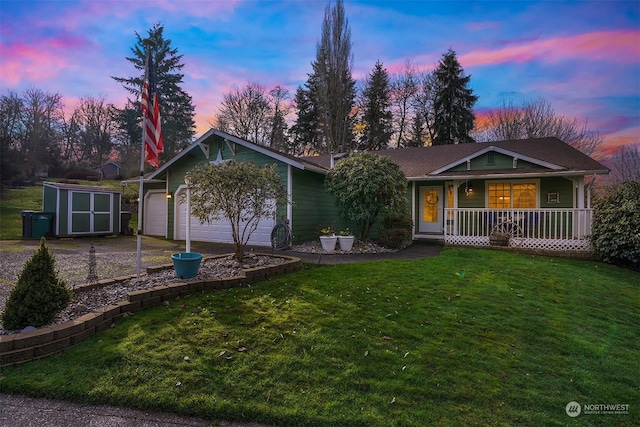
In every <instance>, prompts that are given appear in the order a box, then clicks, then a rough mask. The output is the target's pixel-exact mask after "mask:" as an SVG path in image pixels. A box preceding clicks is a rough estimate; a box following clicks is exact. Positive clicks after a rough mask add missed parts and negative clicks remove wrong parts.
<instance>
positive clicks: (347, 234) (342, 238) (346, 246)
mask: <svg viewBox="0 0 640 427" xmlns="http://www.w3.org/2000/svg"><path fill="white" fill-rule="evenodd" d="M354 240H355V237H354V236H353V234H351V230H349V229H348V228H345V229H344V230H340V232H339V233H338V244H339V245H340V250H341V251H345V252H349V251H350V250H351V248H353V241H354Z"/></svg>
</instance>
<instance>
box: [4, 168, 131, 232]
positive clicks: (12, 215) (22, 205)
mask: <svg viewBox="0 0 640 427" xmlns="http://www.w3.org/2000/svg"><path fill="white" fill-rule="evenodd" d="M51 181H60V180H56V179H51ZM73 183H74V184H81V185H88V186H91V187H107V188H115V189H119V190H121V189H122V187H121V186H120V181H113V180H103V181H98V182H95V181H78V180H74V181H73ZM136 188H137V187H136ZM127 191H128V192H129V191H134V189H129V190H127ZM135 191H137V190H135ZM1 197H2V200H1V201H0V240H16V239H21V238H22V214H21V212H22V211H26V210H30V211H36V212H40V211H42V185H33V186H27V187H23V188H10V189H7V190H6V192H5V193H3V194H2V195H1ZM137 221H138V214H137V212H134V213H133V214H132V216H131V221H130V224H136V223H137ZM134 229H135V227H134Z"/></svg>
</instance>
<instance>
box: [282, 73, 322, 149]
mask: <svg viewBox="0 0 640 427" xmlns="http://www.w3.org/2000/svg"><path fill="white" fill-rule="evenodd" d="M314 86H315V78H314V77H313V76H309V80H307V82H306V83H305V85H304V86H298V89H297V90H296V96H295V98H294V104H295V108H296V110H297V119H296V122H295V124H294V125H293V126H291V136H292V142H291V144H292V148H291V150H290V152H291V154H294V155H298V156H300V155H307V154H312V153H313V152H316V153H318V152H319V150H318V149H317V147H319V146H320V145H321V144H320V141H321V140H322V137H321V135H320V130H319V125H318V110H317V109H316V100H315V99H314V98H313V96H314V94H315V93H316V92H315V89H314Z"/></svg>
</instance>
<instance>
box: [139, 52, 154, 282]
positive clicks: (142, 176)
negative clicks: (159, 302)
mask: <svg viewBox="0 0 640 427" xmlns="http://www.w3.org/2000/svg"><path fill="white" fill-rule="evenodd" d="M142 44H143V46H144V47H145V53H146V55H145V60H144V81H143V82H142V84H143V86H144V84H145V82H146V81H147V80H148V78H149V75H148V74H149V56H150V55H151V47H153V46H154V45H155V43H154V42H153V41H152V40H150V39H145V40H143V41H142ZM142 90H144V89H142ZM140 99H142V95H141V96H140ZM145 120H146V117H145V113H144V112H143V115H142V145H141V147H140V182H139V184H138V185H139V188H138V233H137V242H136V280H137V281H138V282H139V281H140V271H141V270H142V204H143V198H144V189H143V186H144V139H145V133H146V127H145V123H144V121H145Z"/></svg>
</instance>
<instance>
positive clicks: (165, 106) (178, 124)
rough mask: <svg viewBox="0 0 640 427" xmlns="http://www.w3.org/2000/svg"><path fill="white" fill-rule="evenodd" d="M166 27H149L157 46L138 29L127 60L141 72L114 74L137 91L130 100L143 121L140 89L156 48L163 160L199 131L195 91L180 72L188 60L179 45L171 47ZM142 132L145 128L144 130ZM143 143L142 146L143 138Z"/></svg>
mask: <svg viewBox="0 0 640 427" xmlns="http://www.w3.org/2000/svg"><path fill="white" fill-rule="evenodd" d="M163 31H164V27H163V26H162V25H160V24H154V26H153V27H152V28H151V29H149V30H148V37H147V38H148V39H149V40H151V41H152V42H153V47H149V46H147V45H145V43H144V39H143V38H142V37H141V36H140V34H138V33H137V32H136V45H135V46H134V47H132V48H131V52H132V53H133V56H132V57H129V58H127V60H128V61H129V62H131V63H132V64H133V65H134V67H135V68H136V70H138V71H139V72H140V75H139V76H137V77H128V78H126V77H112V78H113V79H114V80H115V81H117V82H119V83H122V86H123V87H124V88H125V89H126V90H127V91H128V92H129V93H131V94H133V95H135V97H136V99H135V101H130V103H129V105H131V106H133V107H134V108H135V110H136V111H135V114H136V117H138V120H139V122H140V123H141V121H142V110H141V108H140V101H139V99H140V91H141V90H142V84H143V82H144V73H145V65H146V64H145V60H146V56H147V50H148V49H151V50H152V55H153V57H154V58H155V71H156V87H157V90H158V96H159V100H160V101H159V102H160V119H161V121H162V134H163V140H164V153H163V154H162V155H160V160H161V161H162V159H163V158H165V159H170V158H171V157H173V156H174V154H176V153H177V152H178V151H180V150H181V149H182V148H184V147H186V146H187V145H189V144H190V143H191V142H192V139H193V136H194V134H195V121H194V115H195V107H194V106H193V102H192V98H191V95H189V94H188V93H187V92H185V91H184V90H183V89H182V88H181V87H180V86H181V85H182V83H183V78H184V74H181V73H180V70H182V68H183V67H184V64H182V63H180V61H181V60H182V55H178V49H175V48H172V47H171V40H168V39H165V38H164V35H163ZM126 108H130V107H126ZM123 116H124V117H126V116H127V114H126V113H123ZM121 127H122V128H127V127H128V124H127V123H123V124H121ZM141 134H142V131H140V135H141ZM139 143H140V145H141V146H142V142H141V141H140V140H139Z"/></svg>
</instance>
